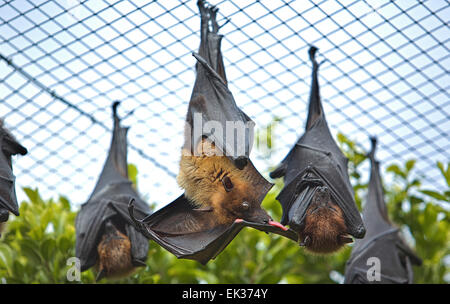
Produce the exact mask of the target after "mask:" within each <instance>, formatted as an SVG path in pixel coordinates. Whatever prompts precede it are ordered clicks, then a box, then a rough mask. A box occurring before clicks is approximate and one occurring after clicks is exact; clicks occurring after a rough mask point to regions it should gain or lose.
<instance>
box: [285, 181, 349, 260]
mask: <svg viewBox="0 0 450 304" xmlns="http://www.w3.org/2000/svg"><path fill="white" fill-rule="evenodd" d="M291 228H292V229H294V230H295V231H297V232H298V234H299V242H300V245H301V246H304V247H305V248H306V249H307V250H309V251H311V252H314V253H319V254H326V253H331V252H334V251H337V250H338V249H340V248H341V247H342V246H344V245H345V244H346V243H351V242H352V238H351V237H349V236H348V235H347V231H348V230H347V226H346V224H345V219H344V214H343V212H342V209H341V208H340V207H339V206H338V205H337V204H335V203H334V202H333V201H332V199H331V195H330V192H329V190H328V188H327V187H325V186H321V187H318V188H317V189H316V191H315V193H314V195H313V197H312V200H311V204H310V205H309V207H308V208H307V210H306V214H305V218H304V221H303V222H302V223H301V224H299V223H296V222H295V221H293V222H291Z"/></svg>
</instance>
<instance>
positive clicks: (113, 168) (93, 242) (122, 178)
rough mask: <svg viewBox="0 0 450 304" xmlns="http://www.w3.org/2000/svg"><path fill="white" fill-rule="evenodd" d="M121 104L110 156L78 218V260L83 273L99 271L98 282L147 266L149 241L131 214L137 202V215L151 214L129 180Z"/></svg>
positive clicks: (125, 134)
mask: <svg viewBox="0 0 450 304" xmlns="http://www.w3.org/2000/svg"><path fill="white" fill-rule="evenodd" d="M118 105H119V103H118V102H115V103H114V104H113V107H112V108H113V120H114V130H113V136H112V141H111V146H110V149H109V154H108V157H107V159H106V162H105V165H104V167H103V170H102V173H101V174H100V177H99V179H98V181H97V184H96V186H95V188H94V191H93V193H92V194H91V196H90V197H89V199H88V201H87V202H86V203H84V204H83V205H82V206H81V209H80V211H79V213H78V215H77V218H76V222H75V226H76V257H78V258H79V259H80V263H81V271H85V270H87V269H89V268H91V267H92V266H96V268H97V269H98V275H97V280H100V279H102V278H103V277H108V278H116V277H122V276H125V275H127V274H130V273H131V272H133V271H134V268H135V267H137V266H145V261H146V258H147V252H148V240H147V238H146V237H144V236H143V235H142V233H140V232H138V231H137V230H136V229H135V228H134V225H133V221H132V219H131V218H130V216H129V213H128V204H129V202H130V200H133V201H134V203H135V205H136V213H137V214H140V215H141V216H143V215H145V214H148V213H150V209H149V207H148V205H147V204H146V203H145V202H144V201H143V200H142V199H140V198H139V195H138V194H137V193H136V191H135V190H134V188H133V186H132V182H131V181H130V180H129V179H128V167H127V132H128V128H125V127H121V126H120V120H119V118H118V116H117V106H118Z"/></svg>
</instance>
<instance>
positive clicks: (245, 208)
mask: <svg viewBox="0 0 450 304" xmlns="http://www.w3.org/2000/svg"><path fill="white" fill-rule="evenodd" d="M249 208H250V204H249V203H247V202H243V203H242V209H244V210H248V209H249Z"/></svg>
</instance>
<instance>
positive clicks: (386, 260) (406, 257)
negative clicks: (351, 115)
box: [344, 138, 422, 284]
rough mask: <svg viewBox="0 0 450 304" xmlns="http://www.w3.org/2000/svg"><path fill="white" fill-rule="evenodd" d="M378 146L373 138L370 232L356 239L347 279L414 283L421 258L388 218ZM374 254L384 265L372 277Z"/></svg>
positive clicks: (367, 223) (368, 212) (368, 201)
mask: <svg viewBox="0 0 450 304" xmlns="http://www.w3.org/2000/svg"><path fill="white" fill-rule="evenodd" d="M375 149H376V139H375V138H372V150H371V152H370V154H369V159H370V163H371V173H370V181H369V191H368V194H367V198H366V203H365V206H364V211H363V217H364V223H365V226H366V229H367V233H366V235H365V237H364V238H363V239H361V240H356V241H355V245H354V247H353V250H352V254H351V257H350V259H349V260H348V261H347V265H346V269H345V281H344V282H345V283H347V284H369V283H381V284H389V283H393V284H401V283H403V284H410V283H413V271H412V265H420V264H421V263H422V261H421V259H420V258H419V257H418V256H417V255H416V254H415V253H414V252H413V250H412V249H411V248H409V246H408V245H407V244H406V242H405V241H404V240H403V238H402V236H401V233H400V230H399V229H398V228H397V227H395V226H394V225H393V224H392V223H391V221H390V220H389V217H388V213H387V209H386V204H385V201H384V192H383V187H382V184H381V176H380V170H379V162H378V161H376V159H375ZM374 257H375V258H377V259H378V260H379V264H380V266H381V268H380V273H379V278H378V279H377V278H376V277H375V276H374V279H373V280H372V279H370V280H369V279H368V276H367V273H368V271H369V268H370V267H372V266H373V265H372V264H370V263H369V265H368V261H369V259H370V258H374Z"/></svg>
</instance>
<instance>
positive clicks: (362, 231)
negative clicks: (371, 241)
mask: <svg viewBox="0 0 450 304" xmlns="http://www.w3.org/2000/svg"><path fill="white" fill-rule="evenodd" d="M349 234H351V235H352V236H353V237H355V238H357V239H362V238H363V237H364V236H365V235H366V228H365V227H364V225H363V224H361V225H359V226H358V227H356V228H354V229H352V231H351V232H349Z"/></svg>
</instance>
